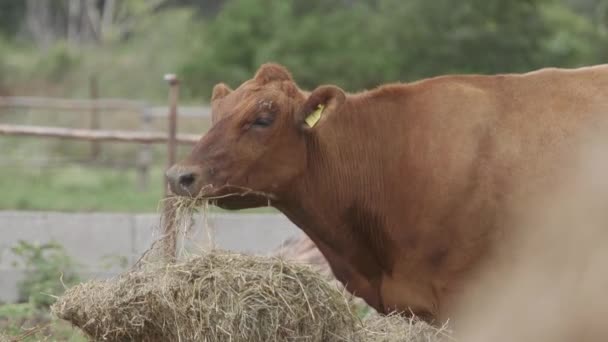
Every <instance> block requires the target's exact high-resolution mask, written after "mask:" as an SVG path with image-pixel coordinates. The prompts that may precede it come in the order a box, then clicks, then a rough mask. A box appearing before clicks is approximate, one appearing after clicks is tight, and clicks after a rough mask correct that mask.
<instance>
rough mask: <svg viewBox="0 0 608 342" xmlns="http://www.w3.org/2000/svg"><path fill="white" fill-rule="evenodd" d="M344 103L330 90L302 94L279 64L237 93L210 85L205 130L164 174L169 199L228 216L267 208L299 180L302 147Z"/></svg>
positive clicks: (266, 68) (265, 69)
mask: <svg viewBox="0 0 608 342" xmlns="http://www.w3.org/2000/svg"><path fill="white" fill-rule="evenodd" d="M344 100H345V94H344V92H343V91H342V90H341V89H340V88H338V87H335V86H321V87H319V88H317V89H315V90H314V91H313V92H311V93H308V92H304V91H302V90H300V89H299V87H298V86H297V85H296V84H295V82H294V81H293V79H292V77H291V75H290V73H289V72H288V71H287V69H285V68H284V67H282V66H280V65H277V64H264V65H262V66H261V67H260V69H259V70H258V71H257V73H256V75H255V76H254V78H253V79H250V80H248V81H246V82H244V83H243V84H242V85H241V86H240V87H238V88H237V89H236V90H231V89H230V88H229V87H228V86H226V85H224V84H222V83H220V84H218V85H216V86H215V87H214V89H213V94H212V96H211V110H212V126H211V128H210V130H209V131H208V132H207V133H206V134H205V135H204V136H203V137H202V138H201V140H200V141H199V142H198V143H197V144H196V145H195V146H194V148H193V150H192V151H191V153H190V155H189V156H187V158H185V159H184V160H182V161H181V162H179V163H177V164H176V165H174V166H172V167H171V168H170V169H169V170H168V171H167V173H166V176H167V178H168V180H169V184H170V187H171V189H172V191H173V192H174V193H175V194H177V195H181V196H193V197H206V198H210V199H215V203H216V204H217V205H219V206H220V207H223V208H227V209H242V208H252V207H258V206H264V205H268V203H269V201H272V200H276V199H278V198H279V197H280V194H281V193H283V192H284V191H285V190H286V189H288V188H289V187H290V185H291V184H293V182H294V181H295V180H297V179H298V177H301V176H302V175H303V174H304V173H305V171H306V168H307V166H308V159H307V155H308V154H307V148H308V146H309V143H308V142H309V141H310V139H311V137H312V136H313V135H314V134H317V133H318V130H319V129H320V127H322V126H323V123H324V121H325V119H326V117H327V116H329V115H332V114H333V113H334V112H336V111H337V110H338V109H339V108H340V106H341V105H342V103H343V102H344Z"/></svg>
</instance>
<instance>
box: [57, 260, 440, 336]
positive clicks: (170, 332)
mask: <svg viewBox="0 0 608 342" xmlns="http://www.w3.org/2000/svg"><path fill="white" fill-rule="evenodd" d="M52 312H53V314H55V315H56V316H58V317H60V318H62V319H64V320H67V321H69V322H71V323H73V324H74V325H76V326H78V327H79V328H81V329H82V330H83V331H84V332H85V333H87V334H88V335H89V336H90V337H91V338H93V339H95V340H105V341H233V342H239V341H252V342H256V341H295V340H298V341H404V342H408V341H429V342H431V341H439V340H440V338H441V337H442V336H444V335H442V334H443V331H442V330H437V329H435V328H432V327H430V326H428V325H426V324H425V323H422V322H416V321H410V320H407V319H404V318H401V317H389V318H373V319H370V320H363V321H362V320H361V319H360V318H359V317H358V316H357V314H356V312H355V310H354V308H353V306H352V301H351V300H350V298H349V296H348V295H346V294H345V293H343V292H341V291H339V290H338V289H337V288H336V287H335V286H332V285H330V284H329V283H328V282H327V281H326V280H325V279H324V277H323V276H322V275H320V274H319V273H317V272H315V271H314V270H313V269H312V268H311V267H310V266H308V265H302V264H296V263H289V262H286V261H284V260H282V259H279V258H269V257H257V256H247V255H241V254H235V253H229V252H225V251H218V250H215V251H212V252H209V253H205V254H203V255H198V256H191V257H189V258H187V259H186V260H184V261H180V262H175V263H169V264H162V263H149V264H142V266H141V267H140V268H139V269H136V270H132V271H130V272H127V273H124V274H122V275H121V276H119V277H117V278H115V279H110V280H102V281H90V282H87V283H84V284H80V285H78V286H75V287H73V288H71V289H69V290H68V291H66V293H65V294H64V295H63V296H62V297H61V298H59V300H58V301H57V302H56V303H55V304H54V305H53V306H52Z"/></svg>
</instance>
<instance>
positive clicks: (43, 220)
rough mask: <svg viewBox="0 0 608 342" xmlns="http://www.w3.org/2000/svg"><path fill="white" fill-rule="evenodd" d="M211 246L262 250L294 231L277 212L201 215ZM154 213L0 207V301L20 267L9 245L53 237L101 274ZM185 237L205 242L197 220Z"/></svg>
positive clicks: (89, 273) (143, 234)
mask: <svg viewBox="0 0 608 342" xmlns="http://www.w3.org/2000/svg"><path fill="white" fill-rule="evenodd" d="M207 221H208V225H209V227H210V231H211V232H212V234H213V237H214V239H213V240H214V241H215V243H216V246H217V247H219V248H223V249H230V250H235V251H240V252H245V253H262V254H263V253H267V252H269V251H271V250H273V249H275V248H277V247H278V246H279V245H280V244H281V243H282V242H283V241H284V240H285V239H287V238H288V237H291V236H294V235H296V234H299V230H298V229H297V227H295V226H294V225H293V224H292V223H291V222H289V221H288V220H287V219H286V218H285V217H284V216H282V215H278V214H214V215H211V216H210V217H208V219H207ZM158 226H159V217H158V215H156V214H111V213H55V212H21V211H0V301H5V302H10V301H14V300H15V299H16V297H17V291H18V289H17V282H18V280H19V279H20V278H21V277H22V274H23V270H21V269H16V268H15V267H14V266H13V265H12V262H13V261H14V256H13V255H12V253H11V251H10V247H11V246H14V245H15V243H17V242H18V241H19V240H26V241H28V242H30V243H34V242H37V243H45V242H49V241H52V240H55V241H57V242H59V243H61V244H62V245H63V246H64V247H65V249H66V251H67V253H68V254H69V255H70V256H72V257H74V258H75V259H76V260H78V261H79V262H80V263H81V264H83V266H84V267H85V272H84V276H85V277H86V278H97V277H107V276H111V275H115V274H117V273H118V272H120V268H118V267H113V268H110V269H107V268H106V267H104V266H103V264H104V257H106V256H122V257H126V258H127V259H128V260H129V264H132V263H133V262H135V261H136V260H137V259H138V258H139V257H140V255H141V254H142V253H143V252H144V251H145V250H146V249H148V248H149V247H150V244H151V243H152V241H154V238H155V237H156V236H157V235H156V234H158ZM194 228H195V230H194V234H193V235H192V236H190V237H189V241H191V242H192V243H194V244H199V243H200V244H201V246H203V247H205V246H208V243H209V241H208V239H207V238H206V237H207V236H208V234H207V231H203V223H202V220H200V219H198V220H197V222H196V224H195V226H194Z"/></svg>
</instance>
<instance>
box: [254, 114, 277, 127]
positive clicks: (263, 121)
mask: <svg viewBox="0 0 608 342" xmlns="http://www.w3.org/2000/svg"><path fill="white" fill-rule="evenodd" d="M273 121H274V119H273V118H272V117H271V116H260V117H258V118H256V119H255V121H254V122H253V123H252V126H255V127H268V126H270V125H272V122H273Z"/></svg>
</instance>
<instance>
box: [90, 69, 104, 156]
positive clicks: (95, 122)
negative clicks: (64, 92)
mask: <svg viewBox="0 0 608 342" xmlns="http://www.w3.org/2000/svg"><path fill="white" fill-rule="evenodd" d="M89 93H90V97H91V118H90V119H91V122H90V127H91V129H95V130H97V129H99V128H100V124H99V108H97V99H98V98H99V88H98V83H97V76H96V75H91V77H90V79H89ZM100 152H101V146H100V145H99V142H98V141H93V142H92V143H91V160H97V159H98V158H99V154H100Z"/></svg>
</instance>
